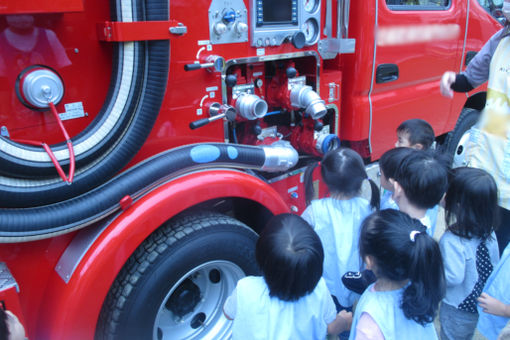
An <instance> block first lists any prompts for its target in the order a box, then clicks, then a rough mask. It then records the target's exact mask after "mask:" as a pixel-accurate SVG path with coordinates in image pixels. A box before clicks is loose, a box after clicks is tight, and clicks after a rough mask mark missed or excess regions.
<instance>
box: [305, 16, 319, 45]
mask: <svg viewBox="0 0 510 340" xmlns="http://www.w3.org/2000/svg"><path fill="white" fill-rule="evenodd" d="M303 33H304V34H305V39H306V42H307V43H308V44H309V43H312V42H313V41H314V40H315V39H316V38H317V35H318V33H319V25H318V24H317V21H316V20H315V19H308V20H306V21H305V23H304V25H303Z"/></svg>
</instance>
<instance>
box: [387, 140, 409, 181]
mask: <svg viewBox="0 0 510 340" xmlns="http://www.w3.org/2000/svg"><path fill="white" fill-rule="evenodd" d="M411 152H413V149H411V148H404V147H400V148H394V149H390V150H388V151H386V152H385V153H383V155H382V156H381V158H380V159H379V167H380V168H381V171H382V172H383V173H384V177H386V178H387V179H390V178H395V174H396V172H397V169H398V167H399V166H400V163H402V160H403V159H404V157H405V156H407V155H408V154H410V153H411Z"/></svg>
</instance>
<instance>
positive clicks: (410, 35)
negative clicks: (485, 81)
mask: <svg viewBox="0 0 510 340" xmlns="http://www.w3.org/2000/svg"><path fill="white" fill-rule="evenodd" d="M376 1H377V4H376V11H377V14H376V18H377V21H376V42H375V44H374V49H375V50H374V65H373V70H372V81H371V88H370V92H369V96H370V101H369V102H370V105H371V126H370V145H371V150H372V159H378V158H379V157H380V156H381V154H382V153H384V152H385V151H386V150H388V149H389V148H391V147H393V143H394V142H395V141H396V133H395V130H396V128H397V127H398V125H399V124H400V123H401V122H402V121H404V120H406V119H409V118H421V119H425V120H426V121H428V122H429V123H430V124H431V125H432V126H433V127H434V130H435V131H434V132H435V134H436V136H437V135H440V134H442V133H445V132H446V129H447V126H446V121H447V119H446V118H447V115H448V112H450V105H451V101H450V100H448V99H446V98H443V97H442V96H441V94H440V93H439V80H440V78H441V76H442V74H443V73H444V72H445V71H447V70H454V71H456V72H459V71H460V67H461V65H462V64H461V60H462V59H463V53H464V52H463V45H464V37H465V32H466V16H467V9H468V2H469V1H465V0H462V1H461V0H376Z"/></svg>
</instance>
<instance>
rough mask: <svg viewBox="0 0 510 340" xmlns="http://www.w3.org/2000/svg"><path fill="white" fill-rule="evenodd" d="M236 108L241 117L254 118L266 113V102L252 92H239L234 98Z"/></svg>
mask: <svg viewBox="0 0 510 340" xmlns="http://www.w3.org/2000/svg"><path fill="white" fill-rule="evenodd" d="M236 109H237V113H239V114H240V115H241V116H242V117H244V118H246V119H248V120H254V119H259V118H262V117H264V116H265V115H266V113H267V103H266V101H265V100H263V99H260V98H259V96H256V95H254V94H249V93H241V94H240V95H239V97H238V98H237V100H236Z"/></svg>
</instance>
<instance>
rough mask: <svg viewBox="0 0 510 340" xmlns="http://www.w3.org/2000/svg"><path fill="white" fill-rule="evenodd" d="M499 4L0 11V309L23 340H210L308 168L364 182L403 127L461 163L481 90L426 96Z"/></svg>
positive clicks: (78, 6)
mask: <svg viewBox="0 0 510 340" xmlns="http://www.w3.org/2000/svg"><path fill="white" fill-rule="evenodd" d="M501 3H502V1H500V2H499V3H494V2H493V1H481V0H480V1H477V0H467V1H465V0H364V1H349V0H194V1H183V0H112V1H109V2H107V1H100V0H65V1H56V0H51V1H50V0H37V1H35V0H25V1H16V0H7V1H3V2H2V4H0V242H1V244H0V300H1V301H3V303H4V305H5V307H6V308H7V309H9V310H11V311H13V312H14V313H15V314H16V315H17V316H18V317H19V318H20V320H21V321H22V323H23V324H24V326H25V329H26V331H27V334H28V336H29V338H30V339H52V340H53V339H148V338H152V339H220V338H229V336H230V334H231V321H229V320H227V319H226V318H225V317H224V315H223V313H222V306H223V302H224V301H225V299H226V298H227V297H228V296H229V294H230V293H231V292H232V290H233V289H234V287H235V285H236V282H237V280H239V279H240V278H242V277H243V276H245V275H253V274H257V273H258V268H257V264H256V261H255V256H254V252H255V242H256V240H257V234H258V233H259V232H260V231H261V230H262V228H263V227H264V225H265V223H266V221H267V220H268V219H269V218H270V217H271V216H273V215H275V214H279V213H284V212H292V213H296V214H301V213H302V212H303V211H304V209H305V207H306V205H305V190H304V184H303V173H304V170H305V169H306V167H307V166H308V165H310V164H311V163H313V162H317V161H319V160H320V158H321V156H322V155H323V154H324V153H325V152H327V151H329V150H332V149H335V148H337V147H339V146H341V145H342V146H346V147H350V148H352V149H354V150H356V151H357V152H358V153H360V154H361V155H362V157H363V158H364V160H365V161H366V163H367V166H368V165H370V164H373V162H375V161H377V159H378V158H379V157H380V156H381V155H382V154H383V153H384V152H385V151H386V150H388V149H390V148H391V147H393V145H394V143H395V140H396V137H395V130H396V127H397V126H398V125H399V124H400V123H401V122H402V121H404V120H406V119H409V118H422V119H425V120H427V121H428V122H429V123H430V124H431V125H432V126H433V128H434V131H435V133H436V135H437V141H438V143H439V144H441V146H440V147H442V148H444V149H445V150H446V151H447V152H449V153H450V154H452V155H453V154H455V155H456V159H457V158H458V159H460V157H461V156H462V143H463V140H464V139H465V136H466V134H465V132H466V131H467V130H468V128H469V127H470V126H471V125H473V124H474V122H475V121H476V119H477V114H478V112H479V110H481V108H482V107H483V106H484V102H485V88H483V87H482V88H478V89H476V90H473V91H472V92H471V93H468V94H467V95H464V94H456V95H455V97H454V98H453V100H452V99H446V98H443V97H441V95H440V92H439V80H440V78H441V76H442V74H443V73H444V72H445V71H447V70H453V71H456V72H460V71H462V70H463V69H464V68H465V66H466V65H467V63H468V62H469V60H470V59H471V58H472V57H473V56H474V55H475V54H476V52H477V51H479V50H480V48H481V47H482V46H483V44H484V43H485V41H487V40H488V39H489V38H490V36H491V35H493V34H494V33H495V32H496V31H497V30H499V29H500V28H501V27H502V26H501V24H500V22H498V20H496V18H495V17H497V16H498V15H500V14H501V13H500V11H499V7H501ZM498 6H499V7H498ZM314 185H315V187H316V189H317V190H316V191H318V192H319V197H324V196H326V195H327V188H326V186H325V184H324V183H323V182H322V180H321V178H320V176H319V172H318V171H316V172H315V174H314Z"/></svg>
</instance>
